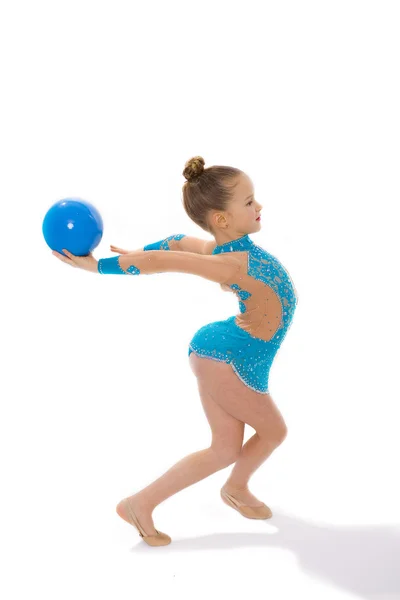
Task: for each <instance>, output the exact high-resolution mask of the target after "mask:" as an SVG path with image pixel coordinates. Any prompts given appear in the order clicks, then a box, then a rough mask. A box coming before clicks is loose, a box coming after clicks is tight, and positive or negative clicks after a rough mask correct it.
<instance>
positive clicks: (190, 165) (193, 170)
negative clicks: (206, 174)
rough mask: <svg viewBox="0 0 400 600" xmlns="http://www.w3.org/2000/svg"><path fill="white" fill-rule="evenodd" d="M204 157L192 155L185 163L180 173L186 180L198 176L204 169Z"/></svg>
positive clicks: (191, 179)
mask: <svg viewBox="0 0 400 600" xmlns="http://www.w3.org/2000/svg"><path fill="white" fill-rule="evenodd" d="M204 165H205V162H204V158H203V157H202V156H193V158H190V159H189V160H188V161H187V162H186V163H185V168H184V170H183V173H182V175H183V176H184V177H185V178H186V179H187V180H188V181H193V180H194V179H196V178H198V177H200V175H201V174H202V173H203V171H204Z"/></svg>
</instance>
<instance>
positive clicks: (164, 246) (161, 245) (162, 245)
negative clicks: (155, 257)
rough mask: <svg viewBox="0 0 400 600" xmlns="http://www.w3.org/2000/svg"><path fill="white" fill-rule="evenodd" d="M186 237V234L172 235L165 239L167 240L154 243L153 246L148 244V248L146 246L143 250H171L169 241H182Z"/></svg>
mask: <svg viewBox="0 0 400 600" xmlns="http://www.w3.org/2000/svg"><path fill="white" fill-rule="evenodd" d="M185 235H186V234H184V233H177V234H176V235H170V236H169V237H167V238H165V240H160V241H158V242H153V243H152V244H147V246H145V247H144V248H143V250H169V246H168V242H169V240H181V239H182V238H183V237H185Z"/></svg>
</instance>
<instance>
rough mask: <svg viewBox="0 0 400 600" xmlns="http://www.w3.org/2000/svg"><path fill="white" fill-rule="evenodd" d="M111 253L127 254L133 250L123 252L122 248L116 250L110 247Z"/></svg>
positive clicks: (114, 247) (115, 247)
mask: <svg viewBox="0 0 400 600" xmlns="http://www.w3.org/2000/svg"><path fill="white" fill-rule="evenodd" d="M110 250H111V252H118V254H129V252H133V250H123V249H122V248H117V246H110Z"/></svg>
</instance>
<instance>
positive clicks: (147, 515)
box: [117, 354, 244, 535]
mask: <svg viewBox="0 0 400 600" xmlns="http://www.w3.org/2000/svg"><path fill="white" fill-rule="evenodd" d="M192 356H194V354H191V361H190V363H191V365H192V363H193V360H194V359H193V358H192ZM208 362H212V361H210V360H209V361H208ZM192 368H193V367H192ZM197 383H198V389H199V393H200V398H201V402H202V405H203V409H204V412H205V414H206V417H207V419H208V422H209V424H210V427H211V432H212V442H211V446H210V447H209V448H205V449H204V450H199V451H198V452H194V453H192V454H189V455H188V456H185V457H184V458H183V459H182V460H180V461H179V462H177V463H176V464H175V465H173V466H172V467H171V468H170V469H169V470H168V471H167V472H166V473H164V474H163V475H161V477H159V478H158V479H156V480H155V481H153V482H152V483H151V484H150V485H148V486H147V487H145V488H143V489H142V490H140V491H139V492H137V493H136V494H134V495H133V496H130V503H131V506H132V510H133V511H134V512H135V514H136V516H137V518H138V519H139V521H140V523H141V525H142V527H143V528H144V530H145V531H146V533H147V534H148V535H152V534H155V528H154V523H153V520H152V516H151V515H152V512H153V511H154V509H155V507H156V506H158V504H161V502H163V501H164V500H166V499H167V498H169V497H170V496H172V495H174V494H176V493H177V492H179V491H181V490H183V489H185V488H186V487H188V486H190V485H193V484H194V483H197V482H198V481H201V480H202V479H205V478H206V477H208V476H209V475H212V474H213V473H215V472H216V471H219V470H221V469H224V468H225V467H227V466H229V465H231V464H233V463H234V462H235V460H236V459H237V457H238V456H239V454H240V452H241V448H242V444H243V434H244V423H243V422H241V421H238V420H237V419H235V418H234V417H233V416H232V415H230V414H228V413H227V412H226V411H225V410H224V409H223V408H221V407H220V406H219V405H218V404H216V403H215V402H214V400H213V399H212V398H211V396H210V395H209V394H208V392H207V391H206V389H205V387H204V385H203V383H202V381H201V380H199V379H197ZM117 512H118V514H119V515H120V516H121V517H122V518H126V515H125V514H124V507H123V506H120V505H118V506H117ZM126 520H128V519H126Z"/></svg>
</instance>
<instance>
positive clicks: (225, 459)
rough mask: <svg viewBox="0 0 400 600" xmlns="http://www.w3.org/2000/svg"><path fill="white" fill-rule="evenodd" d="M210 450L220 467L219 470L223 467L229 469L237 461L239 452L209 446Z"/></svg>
mask: <svg viewBox="0 0 400 600" xmlns="http://www.w3.org/2000/svg"><path fill="white" fill-rule="evenodd" d="M210 449H211V450H212V451H213V453H214V455H215V457H216V459H217V461H218V463H219V464H220V465H221V469H224V468H225V467H229V465H232V464H233V463H234V462H236V461H237V459H238V457H239V454H240V450H237V449H230V448H221V447H216V446H210Z"/></svg>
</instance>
